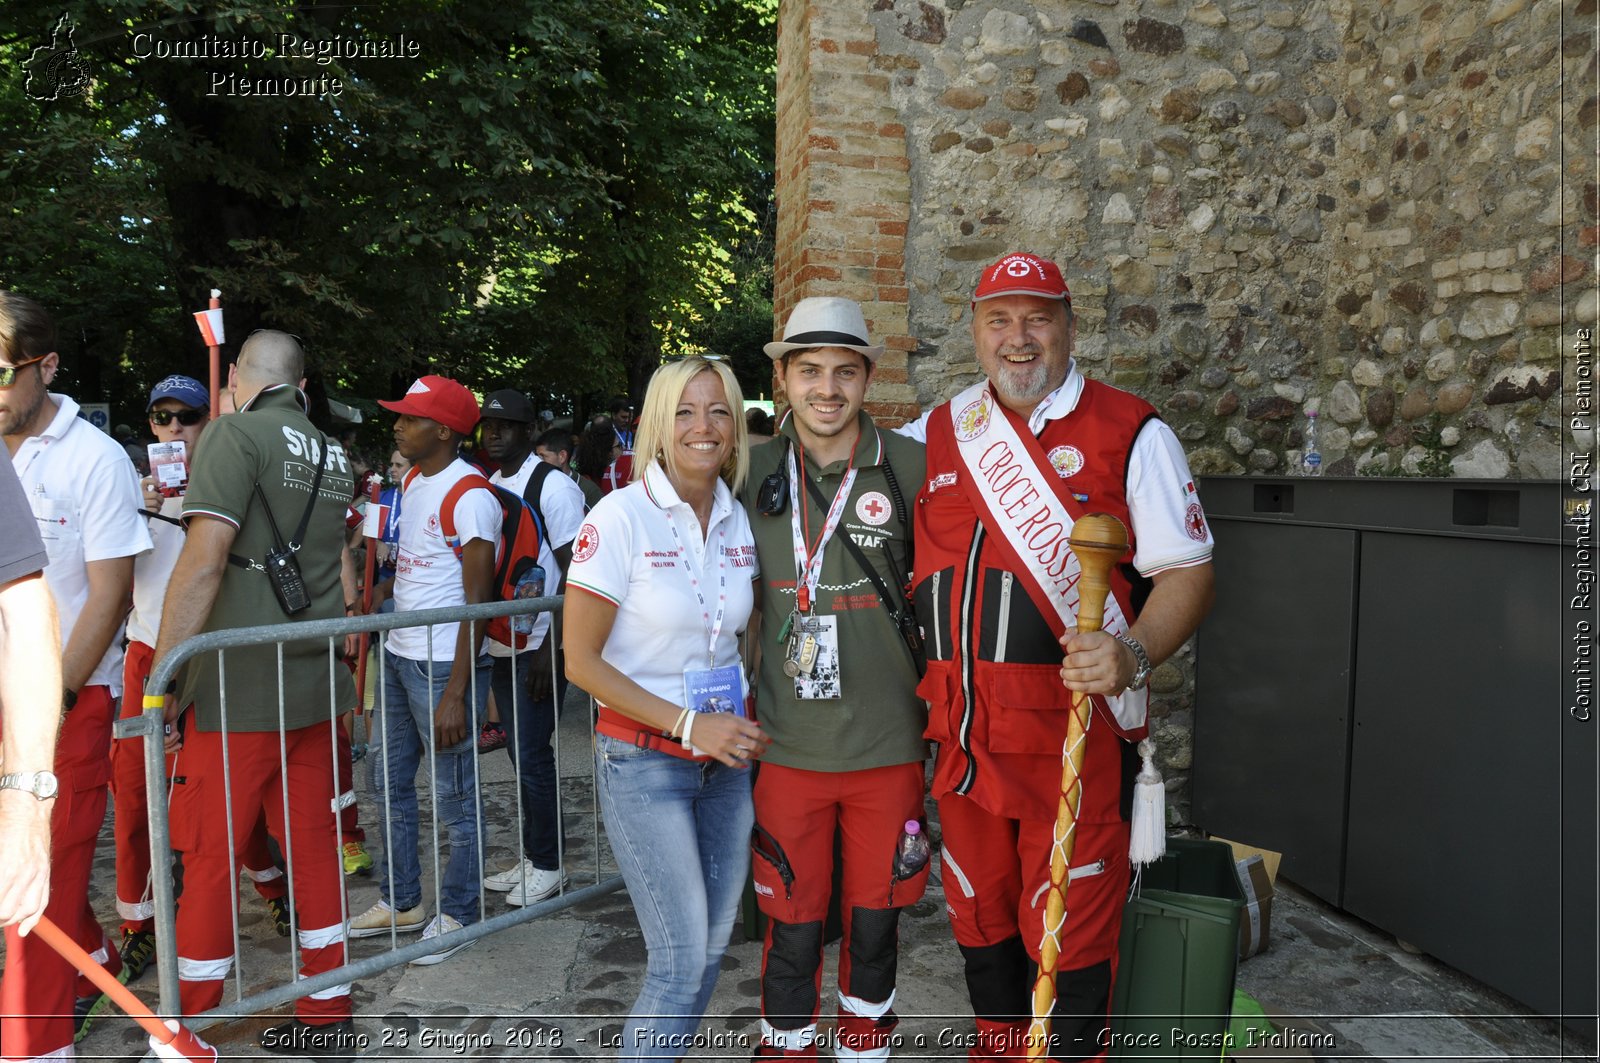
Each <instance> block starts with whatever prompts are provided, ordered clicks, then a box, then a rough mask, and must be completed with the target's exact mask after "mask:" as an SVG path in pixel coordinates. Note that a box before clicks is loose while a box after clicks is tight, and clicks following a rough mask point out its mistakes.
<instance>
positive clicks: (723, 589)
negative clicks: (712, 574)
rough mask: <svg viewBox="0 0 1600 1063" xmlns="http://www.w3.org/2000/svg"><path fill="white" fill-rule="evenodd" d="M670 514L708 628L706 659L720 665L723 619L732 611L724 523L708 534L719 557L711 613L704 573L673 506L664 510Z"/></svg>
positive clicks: (709, 545) (708, 545)
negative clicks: (719, 639)
mask: <svg viewBox="0 0 1600 1063" xmlns="http://www.w3.org/2000/svg"><path fill="white" fill-rule="evenodd" d="M662 512H663V513H664V515H665V516H666V518H667V527H669V528H671V529H672V539H673V541H674V542H675V543H676V544H677V546H678V556H679V557H680V558H682V559H683V570H684V571H685V572H687V573H688V574H689V588H690V589H691V590H693V591H694V597H695V601H697V602H699V603H700V623H701V625H702V626H703V628H704V629H705V632H706V659H707V661H708V662H709V663H708V665H707V667H710V668H715V667H716V666H717V636H719V635H721V634H722V621H723V619H724V618H725V617H726V616H727V613H728V559H727V557H726V556H724V554H723V550H722V538H723V524H722V522H721V521H718V522H717V526H716V529H715V530H714V531H712V532H710V533H708V534H707V535H706V544H705V545H706V549H707V550H708V551H710V552H711V553H712V554H714V555H715V556H716V559H717V612H716V615H715V616H712V614H711V607H710V605H708V604H707V603H706V595H705V591H704V590H702V589H701V587H700V575H699V573H698V572H696V571H695V569H696V567H697V566H696V565H695V563H694V558H693V557H691V556H690V554H689V545H688V544H687V543H685V542H684V541H683V535H682V533H681V532H679V531H678V520H677V517H676V516H675V515H674V514H673V512H672V510H670V509H664V510H663V511H662Z"/></svg>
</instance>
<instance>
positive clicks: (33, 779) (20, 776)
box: [0, 771, 61, 801]
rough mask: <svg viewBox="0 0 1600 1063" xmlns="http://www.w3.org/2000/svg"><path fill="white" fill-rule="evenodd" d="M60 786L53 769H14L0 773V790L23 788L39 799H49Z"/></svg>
mask: <svg viewBox="0 0 1600 1063" xmlns="http://www.w3.org/2000/svg"><path fill="white" fill-rule="evenodd" d="M60 788H61V784H60V783H58V782H57V781H56V773H55V772H53V771H14V772H11V773H10V774H7V775H0V790H25V791H27V792H28V793H30V794H32V795H33V796H34V797H36V798H38V799H39V800H40V801H48V800H50V799H51V798H52V797H54V796H55V795H56V791H58V790H59V789H60Z"/></svg>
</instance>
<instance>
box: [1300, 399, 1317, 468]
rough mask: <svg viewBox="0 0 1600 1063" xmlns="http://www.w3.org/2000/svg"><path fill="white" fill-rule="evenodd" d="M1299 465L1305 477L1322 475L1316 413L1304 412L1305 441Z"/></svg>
mask: <svg viewBox="0 0 1600 1063" xmlns="http://www.w3.org/2000/svg"><path fill="white" fill-rule="evenodd" d="M1303 454H1304V456H1303V457H1301V459H1300V463H1301V465H1302V467H1303V472H1304V473H1305V475H1307V476H1321V475H1322V451H1320V450H1318V449H1317V411H1316V410H1307V411H1306V439H1305V445H1304V448H1303Z"/></svg>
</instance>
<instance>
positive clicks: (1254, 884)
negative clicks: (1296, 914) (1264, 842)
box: [1233, 853, 1273, 960]
mask: <svg viewBox="0 0 1600 1063" xmlns="http://www.w3.org/2000/svg"><path fill="white" fill-rule="evenodd" d="M1233 866H1234V867H1235V869H1237V870H1238V872H1239V888H1240V889H1242V890H1244V911H1242V912H1240V913H1239V958H1240V959H1241V960H1242V959H1244V958H1245V957H1246V956H1254V955H1255V954H1256V953H1258V952H1262V951H1264V950H1265V949H1266V947H1267V940H1268V938H1269V937H1270V936H1271V932H1272V893H1273V890H1272V879H1271V877H1270V876H1268V874H1267V865H1266V861H1265V860H1264V859H1263V858H1262V856H1261V854H1260V853H1251V854H1250V855H1249V856H1247V857H1245V858H1244V859H1243V860H1239V861H1237V862H1235V864H1234V865H1233Z"/></svg>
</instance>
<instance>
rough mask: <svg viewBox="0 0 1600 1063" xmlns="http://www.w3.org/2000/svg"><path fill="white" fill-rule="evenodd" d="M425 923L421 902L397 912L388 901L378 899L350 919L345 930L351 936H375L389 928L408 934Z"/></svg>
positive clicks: (426, 914)
mask: <svg viewBox="0 0 1600 1063" xmlns="http://www.w3.org/2000/svg"><path fill="white" fill-rule="evenodd" d="M427 923H428V913H426V912H424V911H423V910H422V905H421V904H418V905H417V906H416V907H415V908H407V909H406V910H405V911H403V912H397V911H395V910H394V908H392V907H391V906H390V905H389V902H388V901H386V900H382V899H379V901H378V903H377V904H374V905H373V906H372V907H371V908H368V909H367V910H366V911H364V912H362V913H361V914H360V915H358V916H356V917H354V918H353V919H351V920H350V925H349V927H348V928H346V932H347V933H348V934H349V935H350V936H351V937H353V938H375V937H378V936H379V935H380V934H387V933H388V932H389V931H390V929H391V928H392V929H394V930H395V931H397V932H399V933H401V934H410V933H412V932H414V931H417V930H421V929H422V928H423V926H425V925H427Z"/></svg>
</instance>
